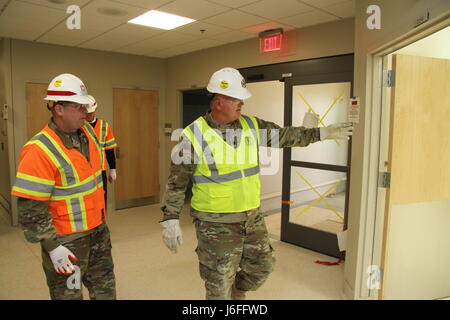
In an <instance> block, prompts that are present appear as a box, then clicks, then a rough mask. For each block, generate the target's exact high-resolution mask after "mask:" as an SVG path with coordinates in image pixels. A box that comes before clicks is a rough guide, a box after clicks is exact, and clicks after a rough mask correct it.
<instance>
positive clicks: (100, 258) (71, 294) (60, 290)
mask: <svg viewBox="0 0 450 320" xmlns="http://www.w3.org/2000/svg"><path fill="white" fill-rule="evenodd" d="M63 245H64V246H65V247H66V248H67V249H69V250H70V251H72V252H73V254H74V255H75V257H76V258H77V259H78V261H75V262H72V263H73V265H74V266H75V269H76V272H75V273H72V274H71V275H60V274H57V273H56V272H55V269H54V268H53V263H52V261H51V260H50V257H49V255H48V253H47V252H46V251H45V250H44V248H42V266H43V267H44V272H45V276H46V277H47V285H48V287H49V290H50V297H51V298H52V299H53V300H72V299H73V300H75V299H83V290H82V285H81V283H82V284H84V285H85V286H86V288H87V289H88V291H89V297H90V299H91V300H112V299H116V281H115V276H114V270H113V269H114V264H113V261H112V256H111V239H110V235H109V230H108V227H107V226H106V224H102V225H101V226H99V227H97V228H96V230H95V231H94V232H93V233H91V234H88V235H86V236H84V237H82V238H78V239H76V240H73V241H71V242H67V243H63Z"/></svg>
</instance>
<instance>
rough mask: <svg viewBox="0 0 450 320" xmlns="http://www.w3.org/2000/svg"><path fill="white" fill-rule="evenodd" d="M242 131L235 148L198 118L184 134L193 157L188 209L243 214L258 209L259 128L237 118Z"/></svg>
mask: <svg viewBox="0 0 450 320" xmlns="http://www.w3.org/2000/svg"><path fill="white" fill-rule="evenodd" d="M239 122H240V123H241V126H242V130H228V131H227V132H228V134H229V137H230V136H231V137H233V136H236V135H240V139H239V140H238V141H239V145H238V146H237V147H236V148H235V147H233V146H231V145H230V144H228V143H227V142H226V141H225V140H224V139H223V137H222V134H221V133H220V132H217V131H215V130H214V129H212V128H211V127H210V126H209V125H208V123H207V122H206V120H205V119H204V118H203V117H199V118H198V119H197V120H195V121H194V122H193V123H192V124H191V125H189V126H188V127H186V128H185V129H184V130H183V135H184V136H185V137H186V138H187V139H189V141H190V142H191V144H192V145H193V147H194V151H195V153H196V156H197V158H196V160H197V161H196V162H198V163H197V167H196V170H195V172H194V175H193V187H192V200H191V206H192V207H193V208H194V209H195V210H197V211H202V212H221V213H232V212H243V211H247V210H251V209H255V208H258V207H259V205H260V187H261V183H260V180H259V157H258V145H259V140H260V137H259V127H258V123H257V121H256V119H255V118H254V117H251V116H241V117H239Z"/></svg>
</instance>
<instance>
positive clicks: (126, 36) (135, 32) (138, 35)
mask: <svg viewBox="0 0 450 320" xmlns="http://www.w3.org/2000/svg"><path fill="white" fill-rule="evenodd" d="M159 33H163V31H161V30H158V29H154V28H147V27H144V26H140V25H136V24H131V23H127V24H125V25H121V26H120V27H118V28H115V29H113V30H110V31H108V32H106V33H104V34H102V35H100V36H98V37H96V38H94V39H92V40H89V41H87V42H85V43H83V44H81V45H80V47H82V48H91V49H103V50H113V49H117V48H122V47H124V46H126V45H129V44H132V43H136V42H139V41H142V40H145V39H147V38H150V37H153V36H155V35H157V34H159ZM106 48H107V49H106Z"/></svg>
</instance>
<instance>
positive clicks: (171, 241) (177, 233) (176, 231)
mask: <svg viewBox="0 0 450 320" xmlns="http://www.w3.org/2000/svg"><path fill="white" fill-rule="evenodd" d="M161 225H162V226H163V227H164V230H163V232H162V238H163V241H164V244H165V245H166V246H167V248H169V250H170V251H172V253H177V243H178V245H180V246H181V245H182V244H183V235H182V234H181V228H180V221H179V220H178V219H171V220H166V221H163V222H161Z"/></svg>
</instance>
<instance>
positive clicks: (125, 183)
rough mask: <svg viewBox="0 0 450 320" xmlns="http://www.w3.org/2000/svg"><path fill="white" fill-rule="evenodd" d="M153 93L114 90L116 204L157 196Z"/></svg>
mask: <svg viewBox="0 0 450 320" xmlns="http://www.w3.org/2000/svg"><path fill="white" fill-rule="evenodd" d="M158 105H159V97H158V92H157V91H152V90H133V89H114V133H115V135H116V138H117V142H118V146H119V151H118V159H117V171H118V174H119V178H120V179H119V178H118V179H117V181H116V201H124V200H133V199H140V198H146V197H153V196H158V195H159V162H158V158H159V138H158V119H159V117H158Z"/></svg>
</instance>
